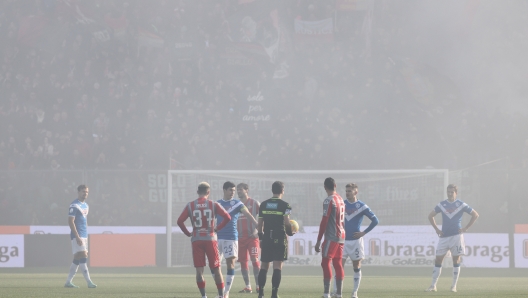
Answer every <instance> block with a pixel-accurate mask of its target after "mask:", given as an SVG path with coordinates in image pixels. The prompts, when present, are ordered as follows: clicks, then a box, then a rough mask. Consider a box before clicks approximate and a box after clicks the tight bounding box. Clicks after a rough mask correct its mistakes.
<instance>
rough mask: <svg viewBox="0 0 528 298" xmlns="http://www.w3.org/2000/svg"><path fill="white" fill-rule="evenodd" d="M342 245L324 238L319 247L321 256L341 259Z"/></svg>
mask: <svg viewBox="0 0 528 298" xmlns="http://www.w3.org/2000/svg"><path fill="white" fill-rule="evenodd" d="M344 246H345V244H344V243H337V242H334V241H326V240H325V241H323V245H322V247H321V256H322V257H323V258H329V259H342V258H343V248H344Z"/></svg>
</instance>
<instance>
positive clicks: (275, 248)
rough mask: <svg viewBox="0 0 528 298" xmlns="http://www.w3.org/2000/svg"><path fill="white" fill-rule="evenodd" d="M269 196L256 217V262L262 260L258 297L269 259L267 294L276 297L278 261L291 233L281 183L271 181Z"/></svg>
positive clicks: (261, 294) (283, 256)
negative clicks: (269, 285)
mask: <svg viewBox="0 0 528 298" xmlns="http://www.w3.org/2000/svg"><path fill="white" fill-rule="evenodd" d="M271 190H272V192H273V197H272V198H271V199H269V200H266V201H264V202H262V203H261V204H260V209H259V219H258V228H257V230H258V234H259V238H260V240H261V241H262V242H261V245H260V247H261V255H260V261H261V262H262V264H261V267H260V272H259V274H258V283H259V293H258V297H259V298H263V297H264V286H265V285H266V274H267V273H268V269H269V264H270V262H273V276H272V277H271V286H272V288H271V289H272V290H271V297H272V298H277V297H278V296H277V292H278V291H279V285H280V282H281V270H282V262H283V261H285V260H287V259H288V237H286V234H287V235H289V236H293V233H292V229H291V224H290V214H291V207H290V204H288V203H287V202H285V201H283V200H282V196H283V195H284V183H282V182H281V181H275V182H273V184H272V186H271Z"/></svg>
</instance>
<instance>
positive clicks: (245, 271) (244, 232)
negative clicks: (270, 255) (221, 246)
mask: <svg viewBox="0 0 528 298" xmlns="http://www.w3.org/2000/svg"><path fill="white" fill-rule="evenodd" d="M237 194H238V198H239V199H240V200H241V201H242V203H244V205H245V206H246V207H247V209H248V211H249V212H250V213H251V215H253V217H254V218H257V217H258V213H259V207H260V203H259V202H258V201H256V200H253V199H252V198H250V197H249V186H248V185H247V184H246V183H239V184H238V185H237ZM237 229H238V234H239V235H238V236H239V238H238V246H239V247H238V248H239V249H238V261H239V262H240V272H242V277H243V278H244V282H245V284H246V287H245V288H244V289H242V290H241V291H240V292H239V293H252V292H253V291H252V290H251V283H250V282H249V265H248V256H249V257H250V258H251V263H253V275H254V277H255V286H256V287H257V292H258V290H259V287H258V273H259V271H260V262H259V260H258V256H259V250H260V243H259V239H258V232H257V225H255V224H253V222H251V221H250V220H249V219H247V218H246V216H245V215H244V214H241V215H240V217H239V218H238V226H237Z"/></svg>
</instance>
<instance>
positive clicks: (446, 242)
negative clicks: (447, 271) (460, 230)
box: [436, 234, 466, 257]
mask: <svg viewBox="0 0 528 298" xmlns="http://www.w3.org/2000/svg"><path fill="white" fill-rule="evenodd" d="M448 251H451V255H452V256H453V257H456V256H463V255H465V254H466V244H465V243H464V235H463V234H458V235H453V236H449V237H442V238H440V240H439V241H438V246H437V247H436V255H437V256H443V255H445V254H446V253H447V252H448Z"/></svg>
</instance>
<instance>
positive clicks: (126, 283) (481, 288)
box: [0, 267, 528, 298]
mask: <svg viewBox="0 0 528 298" xmlns="http://www.w3.org/2000/svg"><path fill="white" fill-rule="evenodd" d="M350 269H351V268H346V274H347V277H345V285H344V297H350V294H351V289H352V285H353V281H352V279H351V276H352V274H353V273H352V271H351V270H350ZM67 270H68V268H23V269H5V268H0V297H17V298H18V297H24V298H25V297H44V298H47V297H50V298H51V297H145V298H148V297H182V298H183V297H198V298H199V297H200V294H199V292H198V289H197V288H196V283H195V278H194V274H193V268H91V276H92V280H93V281H94V282H95V283H96V284H97V285H98V288H97V289H88V288H87V286H86V282H85V281H84V278H83V277H82V274H81V273H80V272H78V273H77V275H76V277H75V279H74V283H75V284H77V285H78V286H80V287H81V288H80V289H66V288H63V285H64V281H65V279H66V276H67ZM224 271H225V268H224ZM250 271H251V270H250ZM430 272H431V270H430V268H380V267H378V268H373V267H369V268H363V278H362V280H361V287H360V290H359V296H360V297H361V298H365V297H528V286H527V282H528V278H527V276H528V270H521V269H467V268H463V269H462V271H461V276H460V280H459V283H458V293H451V292H450V291H449V287H450V285H451V269H450V268H445V269H444V270H443V274H442V276H441V277H440V281H439V283H438V286H437V287H438V292H436V293H424V292H423V290H424V289H425V288H426V287H427V286H428V285H429V283H430V279H431V278H430ZM205 278H206V283H207V286H206V288H207V293H208V297H209V298H214V297H215V296H216V295H215V293H216V288H215V285H214V283H213V281H212V277H211V275H210V274H206V276H205ZM251 282H252V284H254V281H253V278H252V277H251ZM270 286H271V272H270V273H269V274H268V279H267V286H266V290H267V291H266V297H269V295H270V294H271V291H270ZM242 288H243V280H242V276H241V275H240V272H239V271H238V270H237V276H236V277H235V282H234V286H233V291H232V294H231V295H230V296H229V297H230V298H237V297H239V298H250V297H252V298H256V294H238V293H237V292H238V291H239V290H240V289H242ZM322 288H323V285H322V271H321V269H320V268H319V267H285V268H284V269H283V276H282V283H281V287H280V292H279V294H280V296H281V298H289V297H314V298H315V297H321V294H322Z"/></svg>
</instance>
